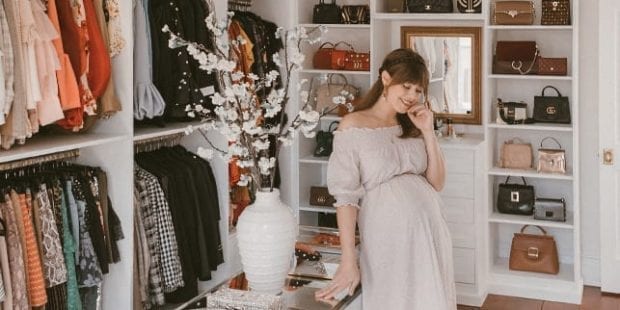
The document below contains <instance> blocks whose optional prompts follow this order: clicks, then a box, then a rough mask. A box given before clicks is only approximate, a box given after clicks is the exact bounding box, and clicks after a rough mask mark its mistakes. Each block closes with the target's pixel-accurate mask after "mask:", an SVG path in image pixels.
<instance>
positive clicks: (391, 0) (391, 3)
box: [386, 0, 407, 13]
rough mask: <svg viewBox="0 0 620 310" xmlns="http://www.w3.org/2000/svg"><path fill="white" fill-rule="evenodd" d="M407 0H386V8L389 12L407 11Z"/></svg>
mask: <svg viewBox="0 0 620 310" xmlns="http://www.w3.org/2000/svg"><path fill="white" fill-rule="evenodd" d="M406 2H407V1H406V0H387V1H386V6H387V7H386V9H387V12H388V13H402V12H405V11H406V10H407V9H406V5H407V3H406Z"/></svg>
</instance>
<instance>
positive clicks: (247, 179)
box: [237, 174, 251, 186]
mask: <svg viewBox="0 0 620 310" xmlns="http://www.w3.org/2000/svg"><path fill="white" fill-rule="evenodd" d="M250 181H251V177H250V176H249V175H247V174H242V175H241V176H240V177H239V182H237V185H238V186H248V183H250Z"/></svg>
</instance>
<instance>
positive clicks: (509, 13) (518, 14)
mask: <svg viewBox="0 0 620 310" xmlns="http://www.w3.org/2000/svg"><path fill="white" fill-rule="evenodd" d="M534 16H535V13H534V2H533V1H495V2H493V24H495V25H531V24H533V23H534Z"/></svg>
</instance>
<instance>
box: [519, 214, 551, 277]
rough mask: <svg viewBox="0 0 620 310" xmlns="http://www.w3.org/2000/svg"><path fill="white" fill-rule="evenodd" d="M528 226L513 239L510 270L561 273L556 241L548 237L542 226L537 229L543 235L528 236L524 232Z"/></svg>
mask: <svg viewBox="0 0 620 310" xmlns="http://www.w3.org/2000/svg"><path fill="white" fill-rule="evenodd" d="M528 226H530V225H525V226H523V227H522V228H521V232H520V233H515V234H514V236H513V237H512V244H511V246H510V259H509V262H508V268H510V269H511V270H519V271H532V272H541V273H550V274H557V273H558V272H560V262H559V259H558V249H557V247H556V245H555V239H553V236H549V235H547V231H546V230H544V229H543V228H542V227H540V226H536V227H538V229H539V230H540V231H541V232H542V233H543V234H542V235H534V234H526V233H524V231H525V229H526V228H527V227H528Z"/></svg>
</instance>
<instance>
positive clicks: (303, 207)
mask: <svg viewBox="0 0 620 310" xmlns="http://www.w3.org/2000/svg"><path fill="white" fill-rule="evenodd" d="M299 211H308V212H324V213H336V208H334V207H318V206H310V205H300V206H299Z"/></svg>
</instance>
